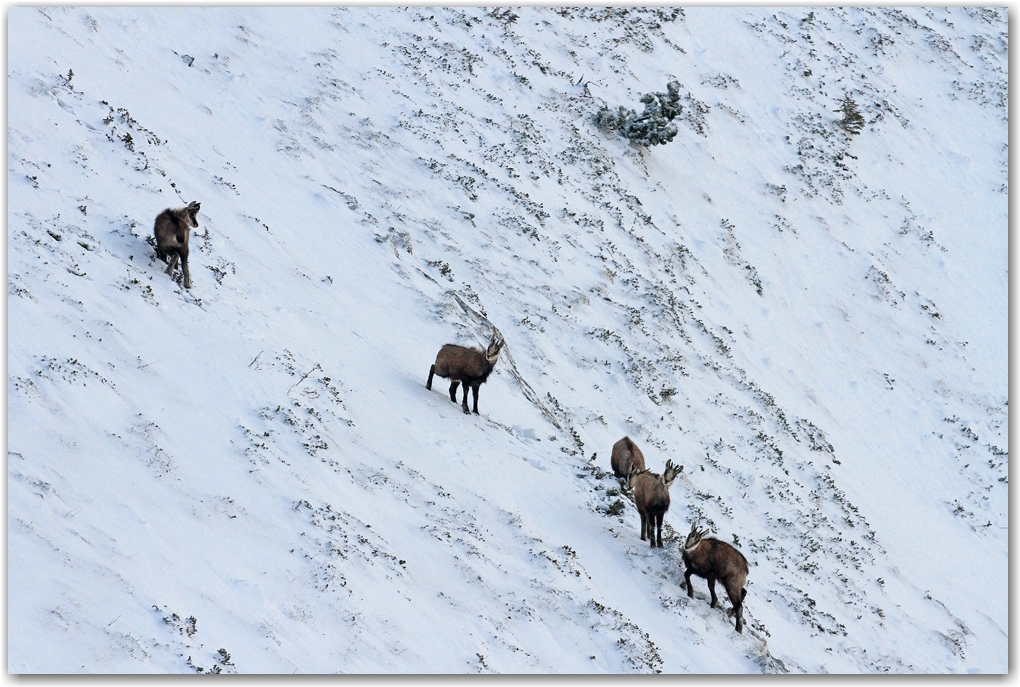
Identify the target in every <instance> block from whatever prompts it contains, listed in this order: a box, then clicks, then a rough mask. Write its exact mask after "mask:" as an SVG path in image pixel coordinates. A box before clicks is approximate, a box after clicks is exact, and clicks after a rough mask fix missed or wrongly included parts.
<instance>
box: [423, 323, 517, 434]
mask: <svg viewBox="0 0 1020 687" xmlns="http://www.w3.org/2000/svg"><path fill="white" fill-rule="evenodd" d="M504 343H505V342H504V341H503V340H502V339H497V337H496V336H495V335H493V336H492V338H491V339H490V341H489V347H488V349H486V350H485V352H482V351H479V350H477V349H475V348H465V347H464V346H458V345H456V344H446V345H445V346H443V347H442V348H440V349H439V354H438V355H436V362H435V364H433V365H432V368H431V369H430V370H429V380H428V381H427V382H425V388H426V389H429V390H431V389H432V377H433V375H439V376H440V377H446V378H447V379H449V380H450V400H451V401H453V402H454V403H456V402H457V386H458V385H459V384H461V383H463V384H464V412H465V413H470V412H471V411H469V410H468V387H470V388H471V389H472V390H473V391H474V398H475V409H474V412H475V415H477V414H478V387H480V386H481V385H482V383H483V382H485V380H487V379H488V378H489V374H490V373H491V372H492V368H494V367H495V366H496V361H497V360H499V352H500V351H501V350H502V349H503V344H504Z"/></svg>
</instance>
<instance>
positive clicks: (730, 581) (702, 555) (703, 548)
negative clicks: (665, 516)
mask: <svg viewBox="0 0 1020 687" xmlns="http://www.w3.org/2000/svg"><path fill="white" fill-rule="evenodd" d="M706 534H708V530H702V531H700V532H699V531H698V528H697V526H696V525H691V533H690V534H688V535H687V542H686V543H685V544H684V553H683V559H684V567H685V568H686V570H685V571H684V579H685V580H686V581H687V596H691V597H693V596H694V587H692V586H691V575H697V576H698V577H704V578H706V579H707V580H708V591H709V592H711V593H712V608H715V605H716V603H718V601H719V599H718V598H716V596H715V581H716V580H721V581H722V583H723V586H725V587H726V594H727V595H728V596H729V597H730V603H732V604H733V614H734V615H735V616H737V632H740V633H741V634H743V632H744V597H745V596H747V589H746V588H745V587H744V585H745V584H746V583H747V559H746V558H744V554H742V553H740V552H739V551H737V550H736V549H735V548H733V547H732V546H730V545H729V544H727V543H726V542H724V541H719V540H718V539H705V535H706Z"/></svg>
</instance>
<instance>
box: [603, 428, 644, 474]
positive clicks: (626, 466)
mask: <svg viewBox="0 0 1020 687" xmlns="http://www.w3.org/2000/svg"><path fill="white" fill-rule="evenodd" d="M609 462H610V464H611V465H612V466H613V474H614V475H616V476H617V477H619V478H622V479H626V478H627V477H629V476H630V468H631V466H634V468H635V469H636V470H639V471H640V470H644V469H645V456H644V454H643V453H641V449H639V448H638V447H637V444H635V443H634V442H633V441H631V440H630V437H624V438H622V439H620V440H619V441H618V442H616V443H615V444H613V457H612V458H611V459H610V461H609Z"/></svg>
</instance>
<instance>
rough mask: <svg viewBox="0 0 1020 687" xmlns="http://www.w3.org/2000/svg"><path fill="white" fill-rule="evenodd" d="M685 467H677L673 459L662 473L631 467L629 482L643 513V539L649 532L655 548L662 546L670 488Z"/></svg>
mask: <svg viewBox="0 0 1020 687" xmlns="http://www.w3.org/2000/svg"><path fill="white" fill-rule="evenodd" d="M683 469H684V466H683V465H681V466H679V467H677V466H676V465H674V464H673V461H671V460H667V461H666V470H665V471H664V472H663V473H662V474H661V475H657V474H655V473H654V472H649V471H648V470H638V469H637V468H636V467H635V466H631V468H630V474H629V475H628V479H627V484H628V485H629V486H630V488H631V489H632V490H633V491H634V504H635V505H636V506H637V509H638V513H639V514H640V515H641V541H644V540H645V534H647V535H648V539H650V540H651V544H652V548H653V549H654V548H655V547H656V546H658V547H659V548H660V549H661V548H662V518H663V516H664V515H665V514H666V511H667V510H669V488H670V486H672V484H673V480H675V479H676V476H677V475H679V474H680V473H681V472H682V471H683ZM656 530H658V543H656Z"/></svg>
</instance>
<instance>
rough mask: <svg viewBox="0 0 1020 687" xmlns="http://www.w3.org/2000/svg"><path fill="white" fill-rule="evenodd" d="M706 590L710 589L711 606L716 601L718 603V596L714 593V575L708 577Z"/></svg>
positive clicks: (713, 606) (713, 605)
mask: <svg viewBox="0 0 1020 687" xmlns="http://www.w3.org/2000/svg"><path fill="white" fill-rule="evenodd" d="M708 591H710V592H711V593H712V608H715V605H716V604H717V603H719V597H717V596H716V595H715V578H714V577H710V578H708Z"/></svg>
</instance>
